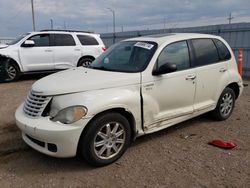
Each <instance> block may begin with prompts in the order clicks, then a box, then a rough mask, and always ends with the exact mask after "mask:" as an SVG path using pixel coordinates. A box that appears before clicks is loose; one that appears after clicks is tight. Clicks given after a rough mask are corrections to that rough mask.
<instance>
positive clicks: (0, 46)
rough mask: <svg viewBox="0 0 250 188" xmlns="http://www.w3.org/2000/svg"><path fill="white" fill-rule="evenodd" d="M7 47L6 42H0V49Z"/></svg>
mask: <svg viewBox="0 0 250 188" xmlns="http://www.w3.org/2000/svg"><path fill="white" fill-rule="evenodd" d="M7 47H8V45H7V44H0V49H3V48H7Z"/></svg>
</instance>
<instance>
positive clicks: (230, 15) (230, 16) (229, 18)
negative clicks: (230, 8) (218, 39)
mask: <svg viewBox="0 0 250 188" xmlns="http://www.w3.org/2000/svg"><path fill="white" fill-rule="evenodd" d="M227 19H228V24H231V22H232V19H234V17H232V13H231V12H230V14H229V17H228V18H227Z"/></svg>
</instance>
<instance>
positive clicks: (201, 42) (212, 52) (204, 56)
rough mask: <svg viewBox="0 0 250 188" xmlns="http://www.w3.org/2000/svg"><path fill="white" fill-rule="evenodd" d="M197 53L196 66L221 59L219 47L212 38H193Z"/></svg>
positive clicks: (195, 52)
mask: <svg viewBox="0 0 250 188" xmlns="http://www.w3.org/2000/svg"><path fill="white" fill-rule="evenodd" d="M191 41H192V45H193V49H194V54H195V61H194V66H203V65H209V64H212V63H216V62H218V61H219V56H218V51H217V48H216V46H215V44H214V42H213V41H212V39H192V40H191Z"/></svg>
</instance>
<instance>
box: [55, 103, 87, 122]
mask: <svg viewBox="0 0 250 188" xmlns="http://www.w3.org/2000/svg"><path fill="white" fill-rule="evenodd" d="M86 114H87V108H86V107H84V106H71V107H67V108H64V109H63V110H60V111H59V112H58V113H57V114H56V115H55V116H54V117H51V120H52V121H54V122H56V121H59V122H61V123H64V124H70V123H74V122H76V121H78V120H80V119H81V118H82V117H84V116H85V115H86Z"/></svg>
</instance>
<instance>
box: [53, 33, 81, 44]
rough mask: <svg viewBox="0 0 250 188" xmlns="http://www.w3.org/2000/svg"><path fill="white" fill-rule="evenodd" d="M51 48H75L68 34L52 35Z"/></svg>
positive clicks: (73, 41)
mask: <svg viewBox="0 0 250 188" xmlns="http://www.w3.org/2000/svg"><path fill="white" fill-rule="evenodd" d="M52 38H53V46H75V45H76V43H75V40H74V38H73V37H72V35H69V34H53V36H52Z"/></svg>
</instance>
